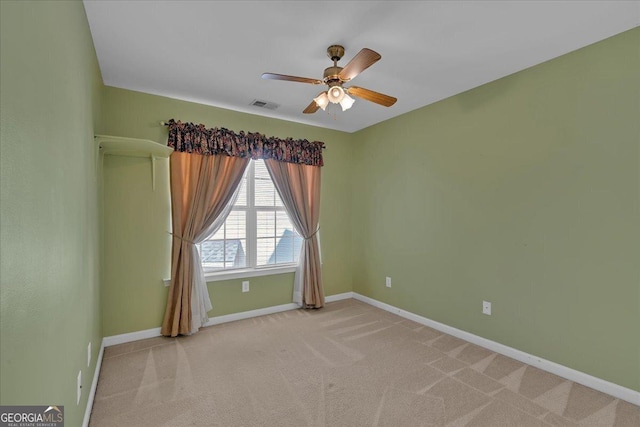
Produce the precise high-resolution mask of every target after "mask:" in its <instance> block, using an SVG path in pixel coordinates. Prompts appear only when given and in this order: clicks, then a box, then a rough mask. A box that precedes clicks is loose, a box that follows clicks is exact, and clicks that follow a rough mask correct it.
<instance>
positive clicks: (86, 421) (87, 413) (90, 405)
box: [82, 339, 104, 427]
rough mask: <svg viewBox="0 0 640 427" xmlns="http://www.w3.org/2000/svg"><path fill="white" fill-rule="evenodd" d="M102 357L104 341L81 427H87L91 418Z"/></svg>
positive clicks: (101, 345)
mask: <svg viewBox="0 0 640 427" xmlns="http://www.w3.org/2000/svg"><path fill="white" fill-rule="evenodd" d="M103 356H104V339H103V340H102V344H100V351H99V352H98V358H97V359H96V369H95V371H94V373H93V381H91V390H89V399H87V407H86V409H85V410H84V420H83V421H82V427H88V426H89V419H90V418H91V410H92V409H93V399H94V398H95V397H96V388H97V387H98V377H99V376H100V368H101V367H102V357H103Z"/></svg>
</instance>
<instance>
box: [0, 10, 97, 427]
mask: <svg viewBox="0 0 640 427" xmlns="http://www.w3.org/2000/svg"><path fill="white" fill-rule="evenodd" d="M0 16H1V24H0V31H1V43H2V49H1V63H2V72H1V73H0V82H1V89H0V90H1V93H2V96H1V97H0V99H1V110H2V114H1V124H0V141H1V143H0V151H1V153H0V171H1V174H2V179H1V180H0V206H1V207H2V215H1V217H0V234H1V235H2V238H1V239H0V260H1V261H0V262H1V271H2V273H1V275H0V280H1V285H0V378H1V379H2V380H1V382H0V384H1V386H0V387H1V388H0V404H2V405H11V404H20V405H64V407H65V416H66V417H65V421H66V425H69V426H79V425H81V423H82V419H83V417H84V411H85V407H86V403H87V397H88V394H89V393H88V392H89V389H90V387H91V381H92V379H93V373H94V371H95V364H96V359H97V354H98V351H99V349H100V344H101V341H102V333H101V315H100V301H99V275H100V265H99V264H100V262H99V260H100V257H99V237H98V208H97V203H98V202H97V175H96V161H95V151H94V144H93V134H94V125H95V123H96V121H97V119H98V118H99V117H100V103H101V102H100V99H99V95H100V93H101V88H102V80H101V77H100V72H99V69H98V63H97V60H96V57H95V52H94V50H93V44H92V42H91V34H90V33H89V26H88V24H87V20H86V16H85V13H84V8H83V6H82V3H81V2H27V1H20V2H18V1H1V2H0ZM89 342H91V343H92V349H93V354H92V358H91V359H92V362H91V366H89V367H87V345H88V344H89ZM80 370H81V371H82V378H83V381H82V384H83V394H82V400H81V401H80V404H79V405H76V377H77V375H78V371H80Z"/></svg>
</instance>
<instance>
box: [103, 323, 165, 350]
mask: <svg viewBox="0 0 640 427" xmlns="http://www.w3.org/2000/svg"><path fill="white" fill-rule="evenodd" d="M160 329H162V328H152V329H146V330H144V331H136V332H129V333H128V334H120V335H112V336H110V337H104V339H103V340H102V343H103V344H104V346H105V347H111V346H112V345H118V344H124V343H128V342H133V341H139V340H144V339H147V338H155V337H159V336H161V335H162V334H161V333H160Z"/></svg>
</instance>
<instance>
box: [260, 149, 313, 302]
mask: <svg viewBox="0 0 640 427" xmlns="http://www.w3.org/2000/svg"><path fill="white" fill-rule="evenodd" d="M265 164H266V166H267V170H268V171H269V174H270V175H271V179H272V181H273V184H274V185H275V187H276V189H277V191H278V194H279V195H280V198H281V199H282V203H283V204H284V207H285V209H286V210H287V214H288V215H289V218H290V219H291V223H292V224H293V226H294V227H295V229H296V231H297V232H298V234H300V235H301V236H302V237H303V238H304V242H303V244H302V249H301V252H300V260H299V263H298V269H297V270H296V276H295V281H294V289H293V302H295V303H297V304H300V305H301V306H303V307H305V308H320V307H322V306H323V305H324V290H323V289H322V265H321V260H320V240H319V236H318V231H319V228H318V227H319V220H320V182H321V179H320V177H321V170H322V169H321V168H320V166H310V165H304V164H295V163H287V162H281V161H277V160H273V159H266V160H265Z"/></svg>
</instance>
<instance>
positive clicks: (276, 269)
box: [163, 264, 298, 287]
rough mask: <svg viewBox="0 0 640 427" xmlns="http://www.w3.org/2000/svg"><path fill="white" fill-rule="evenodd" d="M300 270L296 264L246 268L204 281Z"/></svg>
mask: <svg viewBox="0 0 640 427" xmlns="http://www.w3.org/2000/svg"><path fill="white" fill-rule="evenodd" d="M297 268H298V266H297V265H295V264H289V265H284V266H279V267H263V268H246V269H241V270H229V271H217V272H210V273H207V272H205V273H204V280H205V281H206V282H207V283H208V282H219V281H222V280H233V279H244V278H246V277H260V276H272V275H275V274H285V273H293V272H295V271H296V269H297ZM163 282H164V286H165V287H166V286H170V285H171V279H164V280H163Z"/></svg>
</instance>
